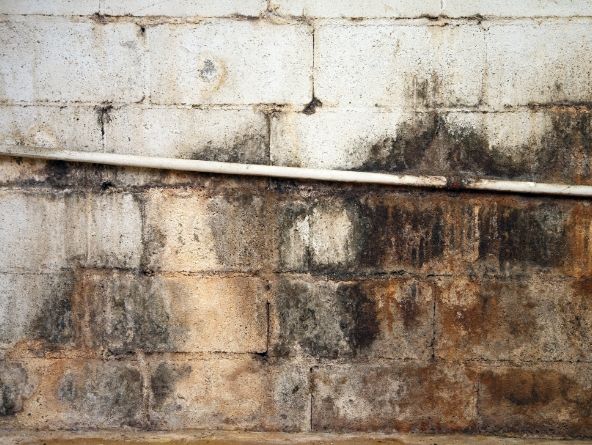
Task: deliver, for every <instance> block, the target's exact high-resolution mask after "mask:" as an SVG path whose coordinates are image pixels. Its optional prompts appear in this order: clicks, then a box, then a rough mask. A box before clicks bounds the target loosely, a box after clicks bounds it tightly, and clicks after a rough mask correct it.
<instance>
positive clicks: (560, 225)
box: [479, 204, 568, 268]
mask: <svg viewBox="0 0 592 445" xmlns="http://www.w3.org/2000/svg"><path fill="white" fill-rule="evenodd" d="M566 221H567V215H566V214H565V212H564V211H563V209H562V208H561V207H559V206H556V205H554V204H543V205H539V206H537V207H531V208H515V207H509V206H508V207H506V206H504V205H495V206H493V207H487V208H483V209H482V211H481V213H480V215H479V232H480V237H479V258H480V259H481V260H487V259H488V258H489V257H490V256H492V255H494V256H497V259H498V262H499V266H500V267H501V268H506V267H508V266H509V265H512V264H516V263H518V264H520V263H527V264H533V265H537V266H542V267H553V266H560V265H562V264H563V262H564V260H565V258H566V256H567V254H568V242H567V241H568V239H567V230H566V226H565V223H566Z"/></svg>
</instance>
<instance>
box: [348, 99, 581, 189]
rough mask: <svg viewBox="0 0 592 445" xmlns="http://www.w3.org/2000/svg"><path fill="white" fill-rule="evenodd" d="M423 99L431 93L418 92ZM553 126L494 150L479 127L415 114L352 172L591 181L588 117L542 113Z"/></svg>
mask: <svg viewBox="0 0 592 445" xmlns="http://www.w3.org/2000/svg"><path fill="white" fill-rule="evenodd" d="M417 94H418V97H419V98H420V99H421V97H423V95H424V94H426V95H427V94H429V92H426V91H424V89H422V88H418V91H417ZM546 113H547V115H548V116H550V119H551V128H549V130H548V131H547V132H546V133H545V134H544V135H543V136H542V138H541V139H540V140H539V141H532V142H530V143H528V144H527V145H525V146H519V147H511V146H508V148H511V149H512V151H513V152H517V153H523V154H524V156H522V157H521V158H519V159H514V158H512V156H510V155H509V154H507V153H506V152H505V150H504V148H505V147H504V146H503V145H502V146H500V147H497V146H496V147H492V146H491V145H490V142H489V140H488V138H487V135H486V134H485V133H484V131H483V130H482V129H480V128H477V127H475V128H473V127H471V126H463V125H457V124H451V123H449V122H448V119H447V114H446V113H438V112H425V113H417V114H415V115H414V116H413V118H411V119H409V120H408V121H406V122H403V123H401V125H400V127H399V129H398V131H397V136H396V137H394V138H393V137H388V138H384V139H381V140H378V141H376V142H375V143H374V144H373V145H372V146H371V148H370V153H369V156H368V160H367V161H366V162H365V163H364V164H363V165H362V166H360V167H359V168H357V169H356V170H362V171H385V172H409V173H418V174H420V173H425V174H441V175H446V176H459V177H465V176H466V177H468V178H471V177H474V176H479V177H495V178H504V179H523V180H539V181H541V180H546V181H551V180H552V181H563V182H572V181H575V182H586V181H588V182H589V181H590V179H592V178H591V177H590V176H591V174H592V171H591V169H592V167H591V164H592V160H591V157H592V113H590V112H588V111H581V110H578V111H573V110H569V109H566V110H565V109H564V110H559V111H558V110H551V111H546Z"/></svg>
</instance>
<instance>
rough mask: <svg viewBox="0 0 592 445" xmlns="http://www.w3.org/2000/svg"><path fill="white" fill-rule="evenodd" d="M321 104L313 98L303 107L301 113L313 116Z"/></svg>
mask: <svg viewBox="0 0 592 445" xmlns="http://www.w3.org/2000/svg"><path fill="white" fill-rule="evenodd" d="M322 106H323V102H321V101H320V100H319V99H317V98H316V97H313V98H312V100H311V101H310V102H309V103H308V104H307V105H306V107H304V109H303V110H302V112H303V113H304V114H307V115H311V114H315V113H316V111H317V108H318V107H322Z"/></svg>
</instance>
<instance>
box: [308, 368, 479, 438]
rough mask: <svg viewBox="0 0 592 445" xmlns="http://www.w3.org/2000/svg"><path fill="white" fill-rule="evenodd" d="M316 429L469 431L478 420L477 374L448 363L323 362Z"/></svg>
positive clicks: (316, 382) (317, 381)
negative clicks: (339, 363)
mask: <svg viewBox="0 0 592 445" xmlns="http://www.w3.org/2000/svg"><path fill="white" fill-rule="evenodd" d="M313 388H314V390H313V397H312V400H313V405H312V429H313V431H366V432H368V431H385V432H386V431H431V432H439V431H442V432H444V431H447V432H453V431H463V430H469V429H471V428H472V427H473V426H474V425H475V423H476V420H477V403H476V402H477V396H476V379H475V377H474V375H473V373H471V372H470V371H469V370H466V369H464V368H463V367H462V366H458V367H454V366H451V365H448V364H444V363H435V364H431V365H428V364H421V363H417V362H414V361H411V362H398V363H397V362H391V363H389V364H361V363H360V364H354V363H351V364H344V365H322V366H320V367H319V368H318V369H315V370H314V371H313Z"/></svg>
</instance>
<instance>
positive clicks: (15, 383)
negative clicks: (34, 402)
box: [0, 363, 31, 417]
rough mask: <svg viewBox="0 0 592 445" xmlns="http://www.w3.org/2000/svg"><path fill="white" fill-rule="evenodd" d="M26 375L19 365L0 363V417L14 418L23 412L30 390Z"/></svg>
mask: <svg viewBox="0 0 592 445" xmlns="http://www.w3.org/2000/svg"><path fill="white" fill-rule="evenodd" d="M28 380H29V378H28V374H27V371H26V370H25V368H24V367H23V366H22V365H20V364H18V363H17V364H12V363H0V417H7V416H14V415H16V414H17V413H19V412H20V411H22V410H23V402H24V401H25V400H26V399H27V397H29V395H30V392H31V388H30V387H29V383H28Z"/></svg>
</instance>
